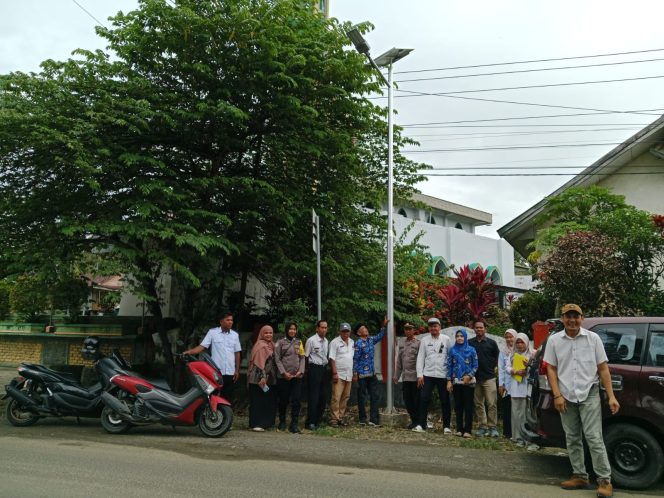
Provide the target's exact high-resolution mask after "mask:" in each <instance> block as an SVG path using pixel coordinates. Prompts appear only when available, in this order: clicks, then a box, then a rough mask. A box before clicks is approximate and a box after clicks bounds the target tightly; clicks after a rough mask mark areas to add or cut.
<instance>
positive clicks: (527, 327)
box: [508, 291, 556, 334]
mask: <svg viewBox="0 0 664 498" xmlns="http://www.w3.org/2000/svg"><path fill="white" fill-rule="evenodd" d="M508 313H509V319H510V322H512V326H513V328H515V329H516V330H517V331H518V332H523V333H524V334H531V333H532V329H531V325H532V324H533V323H534V322H536V321H538V320H540V321H544V320H546V319H548V318H552V317H555V316H556V305H555V301H554V300H552V299H550V298H549V297H547V296H546V295H544V294H543V293H542V292H537V291H528V292H526V293H524V294H523V295H522V296H520V297H519V299H517V300H515V301H513V302H512V303H511V305H510V308H509V312H508Z"/></svg>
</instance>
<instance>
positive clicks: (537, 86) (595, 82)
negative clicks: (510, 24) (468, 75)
mask: <svg viewBox="0 0 664 498" xmlns="http://www.w3.org/2000/svg"><path fill="white" fill-rule="evenodd" d="M659 78H664V75H659V76H639V77H636V78H617V79H612V80H596V81H572V82H567V83H546V84H543V85H522V86H507V87H500V88H481V89H478V90H455V91H452V92H436V93H424V92H418V93H419V95H396V96H395V97H394V98H396V99H406V98H412V97H429V96H435V97H440V96H443V95H457V94H461V93H480V92H504V91H508V90H526V89H529V88H554V87H563V86H577V85H598V84H603V83H622V82H625V81H644V80H654V79H659ZM397 91H398V92H405V91H406V90H400V89H397ZM386 98H387V96H376V97H369V99H370V100H376V99H386Z"/></svg>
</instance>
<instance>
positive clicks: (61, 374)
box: [22, 363, 79, 384]
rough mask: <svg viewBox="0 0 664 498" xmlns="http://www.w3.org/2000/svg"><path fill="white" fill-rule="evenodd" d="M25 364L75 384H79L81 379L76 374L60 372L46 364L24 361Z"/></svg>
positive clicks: (27, 366)
mask: <svg viewBox="0 0 664 498" xmlns="http://www.w3.org/2000/svg"><path fill="white" fill-rule="evenodd" d="M22 365H23V366H25V367H26V368H29V369H32V370H35V371H37V372H41V373H45V374H48V375H52V376H53V377H58V378H61V379H62V380H64V381H66V382H70V383H74V384H78V383H79V380H78V379H77V378H76V377H75V376H74V374H72V373H70V372H60V371H58V370H52V369H50V368H47V367H45V366H44V365H39V364H37V363H23V364H22Z"/></svg>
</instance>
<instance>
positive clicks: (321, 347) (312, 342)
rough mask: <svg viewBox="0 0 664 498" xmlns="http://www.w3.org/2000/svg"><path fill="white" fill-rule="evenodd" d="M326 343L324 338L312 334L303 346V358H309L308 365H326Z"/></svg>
mask: <svg viewBox="0 0 664 498" xmlns="http://www.w3.org/2000/svg"><path fill="white" fill-rule="evenodd" d="M327 350H328V341H327V339H326V338H325V337H322V338H321V337H320V336H319V335H318V334H314V335H312V336H311V337H309V339H307V342H306V343H305V345H304V356H306V357H307V358H309V363H311V364H313V365H322V366H324V365H327Z"/></svg>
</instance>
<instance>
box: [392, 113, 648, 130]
mask: <svg viewBox="0 0 664 498" xmlns="http://www.w3.org/2000/svg"><path fill="white" fill-rule="evenodd" d="M657 110H658V109H639V110H637V111H632V112H648V111H657ZM603 114H615V113H613V112H576V113H568V114H544V115H540V116H517V117H509V118H485V119H462V120H459V121H438V122H429V123H409V124H402V125H399V126H400V127H401V128H408V127H414V126H428V125H446V124H461V123H484V122H487V121H516V120H523V119H544V118H546V119H549V118H568V117H578V116H599V115H603ZM625 124H629V125H631V124H634V125H635V126H636V125H638V123H617V124H615V123H614V124H611V125H607V126H619V125H625ZM648 124H650V123H646V124H645V125H643V126H646V125H648ZM530 126H535V125H530ZM540 126H555V125H540ZM569 126H579V125H569ZM593 126H598V125H596V124H594V125H593Z"/></svg>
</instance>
